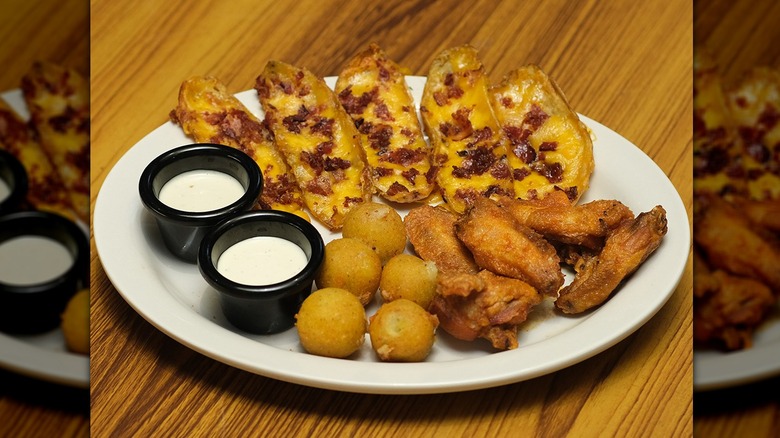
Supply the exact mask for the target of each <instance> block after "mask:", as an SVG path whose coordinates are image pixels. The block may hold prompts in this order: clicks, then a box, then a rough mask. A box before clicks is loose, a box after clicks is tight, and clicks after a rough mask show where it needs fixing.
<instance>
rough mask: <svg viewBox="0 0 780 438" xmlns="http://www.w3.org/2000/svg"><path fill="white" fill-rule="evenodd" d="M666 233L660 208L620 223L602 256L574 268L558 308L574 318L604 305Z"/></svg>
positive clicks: (612, 233) (663, 215)
mask: <svg viewBox="0 0 780 438" xmlns="http://www.w3.org/2000/svg"><path fill="white" fill-rule="evenodd" d="M666 231H667V226H666V211H665V210H664V209H663V207H661V206H660V205H659V206H656V207H654V208H653V209H652V210H650V211H649V212H645V213H640V214H639V215H638V216H637V217H636V218H635V219H632V220H627V221H623V222H621V223H620V225H618V227H617V228H615V229H614V230H613V231H612V232H610V233H609V234H608V235H607V238H606V241H605V243H604V249H602V250H601V252H599V253H598V254H596V255H594V256H587V257H584V258H583V259H582V260H581V263H578V264H577V265H575V271H576V275H575V277H574V280H573V281H572V282H571V283H570V284H569V285H568V286H566V287H564V288H563V289H561V292H560V296H559V297H558V299H557V300H556V301H555V306H556V307H558V308H559V309H561V310H562V311H563V312H564V313H571V314H573V313H581V312H584V311H586V310H588V309H591V308H593V307H596V306H598V305H600V304H602V303H603V302H604V301H606V300H607V299H608V298H609V297H610V295H612V293H613V292H614V291H615V289H616V288H617V287H618V285H619V284H620V283H621V282H622V281H623V280H624V279H625V278H626V277H627V276H628V275H629V274H631V273H633V272H634V271H635V270H636V269H637V268H638V267H639V266H640V265H641V264H642V263H643V262H644V261H645V260H646V259H647V257H649V256H650V254H652V253H653V252H654V251H655V250H656V249H657V248H658V247H659V246H660V244H661V240H662V239H663V236H664V235H666Z"/></svg>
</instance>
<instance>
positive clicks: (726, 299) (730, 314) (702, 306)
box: [693, 251, 776, 350]
mask: <svg viewBox="0 0 780 438" xmlns="http://www.w3.org/2000/svg"><path fill="white" fill-rule="evenodd" d="M693 261H694V263H693V275H694V277H693V278H694V289H693V291H694V306H693V339H694V340H695V341H696V342H701V343H707V344H711V345H717V346H719V347H721V348H723V349H726V350H738V349H743V348H749V347H750V346H751V345H752V343H753V333H754V331H755V329H756V327H757V326H758V325H759V324H760V323H761V322H762V321H763V320H764V317H765V316H766V314H767V313H768V311H769V310H770V309H771V308H772V307H773V306H774V304H775V302H776V300H775V298H774V297H773V296H772V291H771V290H770V289H769V288H768V287H767V286H766V285H765V284H763V283H761V282H759V281H757V280H754V279H752V278H747V277H739V276H736V275H731V274H729V273H727V272H725V271H722V270H715V271H712V270H711V269H710V268H709V266H707V263H706V261H704V259H703V258H702V257H701V255H700V254H698V251H694V260H693Z"/></svg>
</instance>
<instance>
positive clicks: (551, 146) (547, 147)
mask: <svg viewBox="0 0 780 438" xmlns="http://www.w3.org/2000/svg"><path fill="white" fill-rule="evenodd" d="M555 150H558V142H557V141H545V142H542V144H540V145H539V151H545V152H549V151H555Z"/></svg>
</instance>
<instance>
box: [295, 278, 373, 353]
mask: <svg viewBox="0 0 780 438" xmlns="http://www.w3.org/2000/svg"><path fill="white" fill-rule="evenodd" d="M295 319H296V322H295V327H296V328H297V329H298V337H299V338H300V340H301V345H302V346H303V348H304V350H306V351H307V352H308V353H310V354H316V355H318V356H327V357H335V358H345V357H347V356H349V355H351V354H352V353H354V352H356V351H357V350H358V349H359V348H360V346H361V345H363V341H364V340H365V337H366V329H367V327H368V321H367V320H366V311H365V309H364V308H363V305H362V304H361V303H360V301H359V300H358V299H357V297H356V296H355V295H353V294H352V293H350V292H349V291H347V290H345V289H339V288H335V287H330V288H325V289H319V290H317V291H314V292H313V293H312V294H311V295H309V296H308V297H307V298H306V299H305V300H304V301H303V304H301V308H300V309H299V310H298V313H297V314H296V315H295Z"/></svg>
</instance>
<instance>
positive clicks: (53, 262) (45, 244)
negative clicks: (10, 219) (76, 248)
mask: <svg viewBox="0 0 780 438" xmlns="http://www.w3.org/2000/svg"><path fill="white" fill-rule="evenodd" d="M71 266H73V255H71V253H70V251H68V249H67V248H66V247H65V245H63V244H61V243H60V242H58V241H56V240H54V239H52V238H50V237H44V236H37V235H32V234H28V235H21V236H17V237H12V238H10V239H8V240H4V241H3V242H0V282H2V283H5V284H11V285H15V286H30V285H34V284H41V283H46V282H47V281H50V280H53V279H55V278H57V277H59V276H60V275H62V274H64V273H65V272H67V271H68V269H70V267H71Z"/></svg>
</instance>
